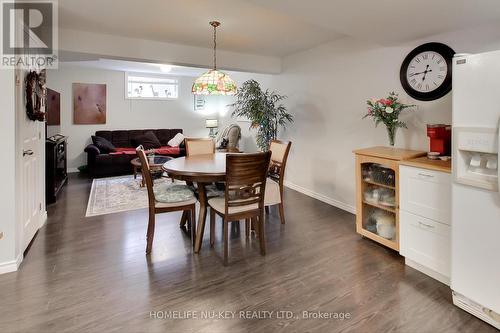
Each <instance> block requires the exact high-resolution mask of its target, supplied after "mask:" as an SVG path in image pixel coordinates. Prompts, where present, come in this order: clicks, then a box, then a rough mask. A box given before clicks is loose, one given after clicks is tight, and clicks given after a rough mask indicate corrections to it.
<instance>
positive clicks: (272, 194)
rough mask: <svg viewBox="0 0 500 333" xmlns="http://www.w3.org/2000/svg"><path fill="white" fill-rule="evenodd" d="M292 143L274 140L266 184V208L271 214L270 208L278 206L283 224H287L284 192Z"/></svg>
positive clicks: (270, 147) (271, 146) (270, 148)
mask: <svg viewBox="0 0 500 333" xmlns="http://www.w3.org/2000/svg"><path fill="white" fill-rule="evenodd" d="M291 145H292V143H291V142H290V141H280V140H273V141H271V145H270V146H269V150H270V151H271V153H272V154H271V162H270V163H269V174H268V179H267V184H266V195H265V199H264V202H265V206H266V212H269V208H268V207H269V206H274V205H278V208H279V214H280V220H281V224H285V209H284V206H283V191H284V180H285V168H286V161H287V159H288V153H289V152H290V147H291Z"/></svg>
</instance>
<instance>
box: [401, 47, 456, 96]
mask: <svg viewBox="0 0 500 333" xmlns="http://www.w3.org/2000/svg"><path fill="white" fill-rule="evenodd" d="M454 54H455V52H454V51H453V50H452V49H451V48H450V47H449V46H447V45H445V44H441V43H427V44H423V45H420V46H419V47H417V48H416V49H414V50H413V51H411V52H410V54H408V56H406V58H405V60H404V61H403V64H402V65H401V70H400V79H401V85H402V86H403V88H404V90H405V91H406V92H407V93H408V95H410V96H411V97H413V98H415V99H418V100H421V101H431V100H434V99H438V98H440V97H443V96H444V95H446V94H447V93H449V92H450V91H451V83H452V79H451V74H452V58H453V55H454Z"/></svg>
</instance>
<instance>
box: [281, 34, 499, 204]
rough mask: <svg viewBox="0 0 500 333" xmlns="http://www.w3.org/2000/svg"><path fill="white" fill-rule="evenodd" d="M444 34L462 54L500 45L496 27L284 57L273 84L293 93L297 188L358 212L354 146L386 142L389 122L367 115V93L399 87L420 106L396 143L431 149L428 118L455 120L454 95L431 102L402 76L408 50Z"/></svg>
mask: <svg viewBox="0 0 500 333" xmlns="http://www.w3.org/2000/svg"><path fill="white" fill-rule="evenodd" d="M428 41H441V42H444V43H446V44H448V45H450V46H451V47H452V48H454V49H455V51H456V52H458V53H463V52H469V53H475V52H482V51H487V50H493V49H498V48H500V33H499V32H498V29H493V28H490V27H486V28H481V29H476V30H469V31H459V32H455V33H452V34H445V35H441V36H435V37H434V38H429V39H426V40H422V41H418V42H415V43H411V44H409V45H401V46H395V47H380V46H377V45H372V44H370V43H367V42H364V41H359V40H354V39H352V38H345V39H342V40H338V41H334V42H331V43H327V44H324V45H321V46H318V47H316V48H313V49H310V50H307V51H303V52H300V53H297V54H294V55H291V56H288V57H286V58H284V59H283V64H282V66H283V72H282V73H281V74H280V75H279V76H278V77H277V80H276V82H275V83H274V87H275V88H276V89H278V90H280V91H281V92H282V93H284V94H286V95H288V96H289V99H288V101H287V102H286V105H287V106H288V107H289V111H291V113H293V114H294V115H295V123H294V125H293V126H291V127H290V129H289V131H288V132H287V133H284V135H285V137H286V138H289V139H290V140H291V141H292V142H293V144H292V150H291V153H290V157H289V164H288V167H287V168H288V170H287V182H288V184H289V186H290V187H292V188H295V189H298V190H301V191H303V192H305V193H308V194H310V195H313V196H316V197H317V198H320V199H322V200H324V201H326V202H329V203H331V204H334V205H337V206H339V207H341V208H343V209H346V210H349V211H351V212H354V207H355V177H354V156H353V154H352V150H354V149H357V148H362V147H370V146H376V145H387V144H388V140H387V135H386V132H385V128H384V126H383V125H382V126H380V127H379V128H375V127H374V124H373V122H372V121H371V120H369V119H365V120H362V119H361V118H362V116H363V115H364V114H365V112H366V104H365V102H366V100H367V99H371V98H373V97H375V98H381V97H385V96H387V94H388V93H389V92H390V91H396V92H397V93H400V97H401V98H402V100H403V101H405V102H406V103H410V104H417V105H418V110H417V111H415V112H414V113H411V114H407V115H405V116H404V117H403V119H404V120H405V121H407V123H408V127H409V129H408V130H400V131H399V132H398V134H397V139H396V146H398V147H405V148H411V149H421V150H427V149H428V141H427V140H428V139H427V137H426V127H425V125H426V124H427V123H451V94H448V95H447V96H445V97H443V98H441V99H439V100H436V101H431V102H421V101H415V100H413V99H411V98H410V97H409V96H408V95H406V94H405V93H404V90H403V89H402V87H401V84H400V81H399V70H400V66H401V63H402V61H403V59H404V58H405V56H406V55H407V54H408V53H409V52H410V51H411V50H412V49H413V48H414V47H416V46H418V45H420V44H422V43H424V42H428Z"/></svg>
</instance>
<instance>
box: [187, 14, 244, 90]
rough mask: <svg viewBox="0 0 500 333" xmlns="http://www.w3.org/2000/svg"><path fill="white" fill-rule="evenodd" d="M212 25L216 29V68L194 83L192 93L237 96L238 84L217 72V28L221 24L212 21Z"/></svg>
mask: <svg viewBox="0 0 500 333" xmlns="http://www.w3.org/2000/svg"><path fill="white" fill-rule="evenodd" d="M210 25H211V26H212V27H213V28H214V67H213V69H211V70H209V71H208V72H206V73H205V74H203V75H202V76H200V77H199V78H197V79H196V81H194V83H193V88H191V92H192V93H193V94H195V95H235V94H236V83H235V82H234V81H233V80H232V79H231V78H230V77H229V76H227V74H225V73H223V72H221V71H218V70H217V27H218V26H220V22H217V21H212V22H210Z"/></svg>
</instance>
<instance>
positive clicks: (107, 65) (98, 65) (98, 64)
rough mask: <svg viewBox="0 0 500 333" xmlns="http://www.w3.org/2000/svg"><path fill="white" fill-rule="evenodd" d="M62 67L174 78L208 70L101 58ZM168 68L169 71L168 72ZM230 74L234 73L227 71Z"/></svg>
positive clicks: (61, 64) (198, 74)
mask: <svg viewBox="0 0 500 333" xmlns="http://www.w3.org/2000/svg"><path fill="white" fill-rule="evenodd" d="M59 66H60V67H64V66H69V67H74V66H76V67H85V68H94V69H106V70H113V71H120V72H134V73H150V74H161V75H174V76H190V77H198V76H200V75H201V74H203V73H205V72H206V71H207V70H208V69H207V68H195V67H186V66H172V65H164V64H157V63H146V62H138V61H127V60H119V59H104V58H99V59H95V60H84V61H78V60H76V61H64V62H61V63H60V64H59ZM167 68H168V70H166V69H167ZM226 73H228V74H230V73H233V72H229V71H226Z"/></svg>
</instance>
